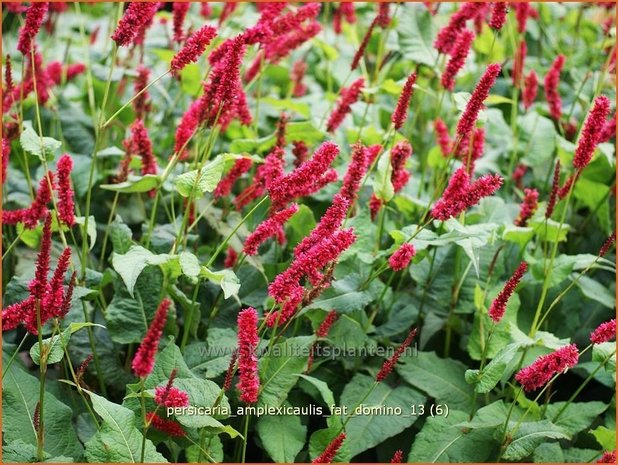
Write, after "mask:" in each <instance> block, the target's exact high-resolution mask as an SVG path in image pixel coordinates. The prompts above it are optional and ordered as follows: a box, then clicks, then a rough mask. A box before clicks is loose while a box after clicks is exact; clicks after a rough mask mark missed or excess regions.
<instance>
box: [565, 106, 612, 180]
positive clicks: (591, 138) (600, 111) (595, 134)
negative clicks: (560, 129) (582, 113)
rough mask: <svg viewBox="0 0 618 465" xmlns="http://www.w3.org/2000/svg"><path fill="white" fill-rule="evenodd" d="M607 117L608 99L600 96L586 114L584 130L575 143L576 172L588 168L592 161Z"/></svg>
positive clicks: (574, 163) (574, 159)
mask: <svg viewBox="0 0 618 465" xmlns="http://www.w3.org/2000/svg"><path fill="white" fill-rule="evenodd" d="M608 115H609V99H608V98H607V97H605V96H604V95H601V96H599V97H597V98H596V100H595V101H594V106H593V107H592V110H590V113H589V114H588V118H587V119H586V123H585V124H584V129H582V132H581V136H580V138H579V141H578V143H577V148H576V149H575V156H574V157H573V166H574V167H575V168H577V169H578V170H583V169H584V168H585V167H586V166H588V163H590V160H592V155H593V154H594V150H595V149H596V147H597V145H598V144H599V139H600V137H601V133H602V131H603V127H604V126H605V120H606V119H607V116H608Z"/></svg>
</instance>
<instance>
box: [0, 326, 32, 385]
mask: <svg viewBox="0 0 618 465" xmlns="http://www.w3.org/2000/svg"><path fill="white" fill-rule="evenodd" d="M27 338H28V333H26V334H25V335H24V337H23V338H22V340H21V342H20V343H19V345H18V346H17V348H16V349H15V352H13V355H11V358H10V359H9V361H8V362H7V364H6V366H5V367H2V368H3V369H2V379H3V380H4V376H5V375H6V374H7V373H8V371H9V369H10V368H11V365H12V364H13V360H15V357H16V356H17V354H18V353H19V351H20V350H21V347H22V346H23V345H24V342H26V339H27Z"/></svg>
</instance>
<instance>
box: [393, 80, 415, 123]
mask: <svg viewBox="0 0 618 465" xmlns="http://www.w3.org/2000/svg"><path fill="white" fill-rule="evenodd" d="M415 83H416V73H411V74H410V75H409V76H408V78H407V79H406V83H405V84H404V85H403V89H402V90H401V95H400V96H399V100H398V101H397V106H396V107H395V111H394V112H393V115H392V116H391V121H392V122H393V125H394V126H395V129H401V128H402V127H403V125H404V123H405V122H406V118H407V116H408V107H409V106H410V99H411V98H412V94H413V93H414V84H415Z"/></svg>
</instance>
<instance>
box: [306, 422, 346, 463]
mask: <svg viewBox="0 0 618 465" xmlns="http://www.w3.org/2000/svg"><path fill="white" fill-rule="evenodd" d="M340 433H341V425H339V424H335V425H331V426H329V427H328V428H324V429H320V430H317V431H316V432H315V433H313V434H312V435H311V438H310V439H309V457H310V458H311V460H314V459H315V458H316V457H318V456H320V455H321V454H322V453H323V452H324V451H325V450H326V448H327V447H328V445H329V444H330V443H331V442H332V441H333V440H334V439H335V438H336V437H337V436H338V435H339V434H340ZM351 458H352V456H351V455H350V447H349V445H348V441H347V440H346V441H343V444H342V445H341V448H340V449H339V450H338V451H337V454H336V455H335V458H334V459H333V462H338V463H341V462H343V463H349V462H350V459H351Z"/></svg>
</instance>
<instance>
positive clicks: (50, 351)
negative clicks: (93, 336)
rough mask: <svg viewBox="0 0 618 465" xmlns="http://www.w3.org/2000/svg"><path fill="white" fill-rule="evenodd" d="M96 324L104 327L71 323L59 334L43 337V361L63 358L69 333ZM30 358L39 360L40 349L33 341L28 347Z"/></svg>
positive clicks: (37, 362) (49, 363)
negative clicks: (44, 358) (44, 357)
mask: <svg viewBox="0 0 618 465" xmlns="http://www.w3.org/2000/svg"><path fill="white" fill-rule="evenodd" d="M92 326H98V327H100V328H105V327H104V326H102V325H98V324H95V323H90V322H87V323H71V324H70V325H69V326H68V327H67V328H66V329H65V330H64V331H62V333H61V334H56V335H55V336H54V337H53V338H47V339H43V347H44V353H45V354H46V356H47V358H46V360H45V363H46V364H48V365H51V364H52V363H58V362H59V361H60V360H62V359H63V358H64V349H65V348H66V347H68V345H69V341H70V340H71V335H72V334H73V333H75V332H76V331H79V330H80V329H82V328H86V327H92ZM30 358H32V361H33V362H34V363H36V364H37V365H39V364H40V362H41V351H40V346H39V344H38V343H35V344H33V345H32V347H31V348H30Z"/></svg>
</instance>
